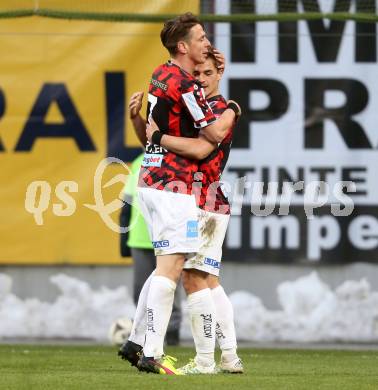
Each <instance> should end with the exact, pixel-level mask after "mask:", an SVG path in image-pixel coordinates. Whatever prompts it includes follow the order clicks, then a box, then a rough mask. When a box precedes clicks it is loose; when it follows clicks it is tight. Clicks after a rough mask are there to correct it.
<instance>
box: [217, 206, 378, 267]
mask: <svg viewBox="0 0 378 390" xmlns="http://www.w3.org/2000/svg"><path fill="white" fill-rule="evenodd" d="M235 222H236V223H238V224H240V231H241V234H242V237H244V236H245V233H246V230H247V233H248V235H249V236H248V239H247V240H245V239H244V238H243V239H242V240H241V241H240V242H239V243H238V245H236V246H231V245H229V242H228V241H229V236H230V235H232V232H230V231H228V232H227V237H226V241H225V243H226V246H225V252H224V259H225V260H226V261H227V259H238V261H240V262H246V263H265V264H266V263H279V264H289V263H290V264H291V263H300V262H301V261H306V260H307V261H308V260H311V261H313V262H317V263H322V264H340V263H343V264H344V263H353V262H358V261H361V262H370V263H375V264H378V259H377V250H378V207H377V206H376V205H374V204H371V205H363V206H362V205H355V207H354V210H353V212H352V213H351V214H350V215H348V216H334V215H332V213H331V206H330V205H325V206H321V207H319V208H316V209H314V218H313V219H308V218H307V217H306V214H305V210H304V207H303V204H302V205H291V206H290V214H289V215H287V216H279V215H278V206H277V207H276V208H275V210H274V211H273V213H272V214H271V215H269V216H266V217H258V216H255V215H252V214H251V213H250V205H244V206H243V207H242V215H241V217H240V216H233V215H232V216H231V220H230V224H231V225H235Z"/></svg>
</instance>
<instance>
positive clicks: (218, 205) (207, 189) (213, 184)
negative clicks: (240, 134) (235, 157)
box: [197, 95, 234, 214]
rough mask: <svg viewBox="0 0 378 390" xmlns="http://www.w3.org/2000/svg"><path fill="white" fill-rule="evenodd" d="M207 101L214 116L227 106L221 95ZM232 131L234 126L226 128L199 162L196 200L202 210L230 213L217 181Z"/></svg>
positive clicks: (228, 205)
mask: <svg viewBox="0 0 378 390" xmlns="http://www.w3.org/2000/svg"><path fill="white" fill-rule="evenodd" d="M207 101H208V103H209V105H210V107H211V109H212V111H213V113H214V114H215V116H216V117H219V116H220V115H222V113H223V111H224V110H225V109H226V108H227V102H226V100H225V99H224V98H223V96H221V95H218V96H213V97H212V98H210V99H208V100H207ZM233 133H234V126H232V127H231V128H230V129H229V130H228V132H227V134H226V136H225V138H224V139H223V140H222V142H221V143H220V144H219V145H218V147H217V148H216V149H215V150H214V151H213V152H211V153H210V154H209V155H208V156H207V157H206V158H205V159H204V160H201V162H200V164H199V167H198V172H202V174H203V175H202V188H201V195H200V197H199V200H198V197H197V202H198V206H199V207H200V208H201V209H203V210H206V211H210V212H213V213H220V214H229V213H230V204H229V202H228V199H227V197H226V196H225V195H224V194H223V192H222V189H221V186H220V182H219V181H220V178H221V175H222V172H223V170H224V168H225V166H226V163H227V160H228V156H229V154H230V150H231V144H232V138H233ZM197 175H198V174H197Z"/></svg>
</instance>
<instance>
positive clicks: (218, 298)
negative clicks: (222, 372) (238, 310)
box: [211, 286, 237, 357]
mask: <svg viewBox="0 0 378 390" xmlns="http://www.w3.org/2000/svg"><path fill="white" fill-rule="evenodd" d="M211 295H212V297H213V301H214V304H215V309H216V316H217V327H216V337H217V341H218V344H219V347H220V349H221V350H222V357H223V355H236V348H237V344H236V333H235V325H234V309H233V307H232V303H231V301H230V299H229V298H228V296H227V294H226V293H225V292H224V289H223V287H222V286H218V287H216V288H213V289H212V290H211Z"/></svg>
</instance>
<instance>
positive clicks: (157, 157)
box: [142, 154, 164, 167]
mask: <svg viewBox="0 0 378 390" xmlns="http://www.w3.org/2000/svg"><path fill="white" fill-rule="evenodd" d="M163 157H164V156H163V155H162V154H145V155H144V157H143V163H142V166H143V167H161V163H162V161H163Z"/></svg>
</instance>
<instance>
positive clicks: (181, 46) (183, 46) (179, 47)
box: [177, 41, 188, 54]
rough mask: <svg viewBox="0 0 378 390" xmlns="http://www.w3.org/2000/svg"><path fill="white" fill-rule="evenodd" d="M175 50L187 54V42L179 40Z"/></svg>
mask: <svg viewBox="0 0 378 390" xmlns="http://www.w3.org/2000/svg"><path fill="white" fill-rule="evenodd" d="M177 51H178V53H180V54H187V53H188V44H187V43H186V42H185V41H179V42H178V43H177Z"/></svg>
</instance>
